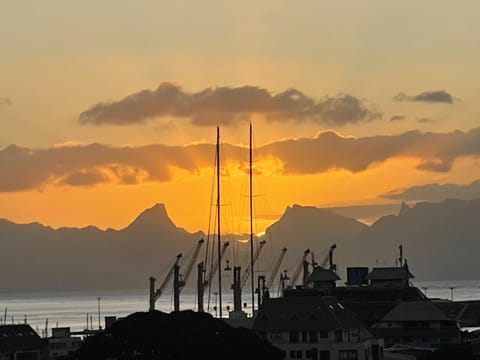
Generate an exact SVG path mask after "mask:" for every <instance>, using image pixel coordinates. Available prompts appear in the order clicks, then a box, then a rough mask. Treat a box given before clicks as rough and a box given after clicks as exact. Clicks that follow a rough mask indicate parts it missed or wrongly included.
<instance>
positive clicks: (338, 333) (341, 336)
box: [335, 330, 343, 342]
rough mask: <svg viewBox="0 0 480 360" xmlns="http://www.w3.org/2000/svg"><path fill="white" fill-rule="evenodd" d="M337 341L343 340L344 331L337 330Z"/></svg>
mask: <svg viewBox="0 0 480 360" xmlns="http://www.w3.org/2000/svg"><path fill="white" fill-rule="evenodd" d="M335 341H340V342H341V341H343V331H342V330H336V331H335Z"/></svg>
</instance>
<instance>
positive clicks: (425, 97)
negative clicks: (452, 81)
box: [393, 90, 454, 104]
mask: <svg viewBox="0 0 480 360" xmlns="http://www.w3.org/2000/svg"><path fill="white" fill-rule="evenodd" d="M393 100H394V101H414V102H427V103H446V104H453V102H454V100H453V96H452V95H450V94H449V93H448V92H446V91H445V90H436V91H424V92H422V93H420V94H418V95H412V96H410V95H407V94H405V93H402V92H401V93H398V94H397V95H395V96H394V97H393Z"/></svg>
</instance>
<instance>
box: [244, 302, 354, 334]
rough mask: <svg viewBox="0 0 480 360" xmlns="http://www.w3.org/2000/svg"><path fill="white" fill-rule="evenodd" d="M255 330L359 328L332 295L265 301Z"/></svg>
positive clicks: (351, 315)
mask: <svg viewBox="0 0 480 360" xmlns="http://www.w3.org/2000/svg"><path fill="white" fill-rule="evenodd" d="M253 327H254V329H255V330H260V331H267V330H277V331H282V330H286V331H288V330H293V331H294V330H299V331H300V330H327V331H328V330H335V329H342V328H343V329H348V328H354V327H355V328H359V327H362V325H361V324H360V322H359V321H358V320H357V319H356V318H355V317H354V316H353V314H352V313H351V312H350V311H348V310H347V309H345V308H344V307H343V305H342V304H341V303H340V302H339V301H338V299H337V298H335V297H333V296H287V297H282V298H270V299H265V302H264V303H263V304H262V306H261V308H260V309H259V311H258V315H257V317H256V320H255V323H254V325H253Z"/></svg>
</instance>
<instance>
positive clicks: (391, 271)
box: [367, 267, 415, 281]
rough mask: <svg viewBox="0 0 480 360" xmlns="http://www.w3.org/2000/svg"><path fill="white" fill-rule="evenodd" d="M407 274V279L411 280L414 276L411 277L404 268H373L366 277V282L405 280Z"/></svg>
mask: <svg viewBox="0 0 480 360" xmlns="http://www.w3.org/2000/svg"><path fill="white" fill-rule="evenodd" d="M407 272H408V278H409V279H413V278H415V276H413V275H412V273H411V272H410V271H408V269H405V268H404V267H379V268H373V269H372V271H371V272H370V273H369V274H368V275H367V280H373V281H376V280H405V279H406V276H407Z"/></svg>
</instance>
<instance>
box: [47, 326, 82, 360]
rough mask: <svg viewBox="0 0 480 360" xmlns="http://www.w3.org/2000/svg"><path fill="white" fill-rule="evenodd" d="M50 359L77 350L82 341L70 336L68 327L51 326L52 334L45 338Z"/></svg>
mask: <svg viewBox="0 0 480 360" xmlns="http://www.w3.org/2000/svg"><path fill="white" fill-rule="evenodd" d="M47 342H48V355H49V358H50V359H56V358H59V357H63V356H67V355H69V354H70V353H72V352H74V351H76V350H78V349H79V348H80V345H81V343H82V340H81V339H80V338H79V337H75V336H71V334H70V328H69V327H57V328H52V336H51V337H49V338H48V339H47Z"/></svg>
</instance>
